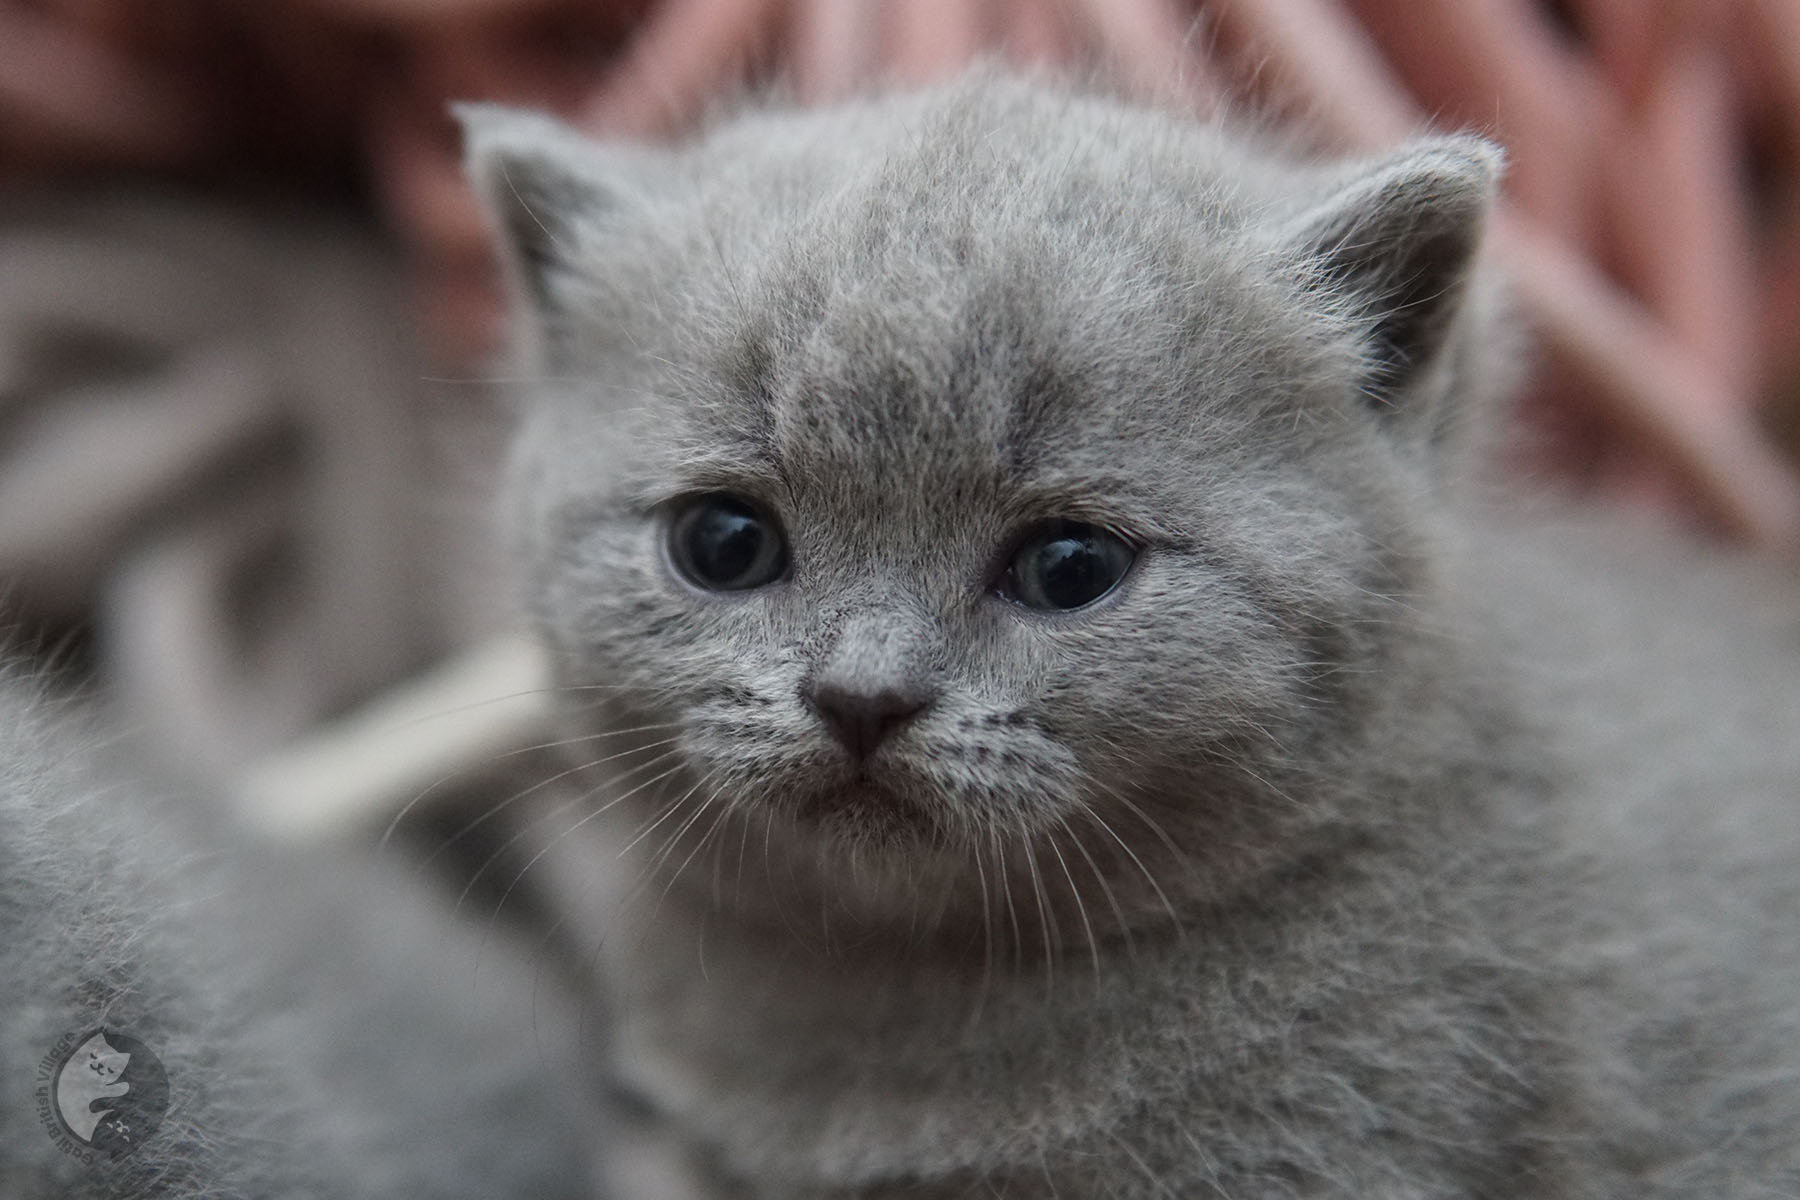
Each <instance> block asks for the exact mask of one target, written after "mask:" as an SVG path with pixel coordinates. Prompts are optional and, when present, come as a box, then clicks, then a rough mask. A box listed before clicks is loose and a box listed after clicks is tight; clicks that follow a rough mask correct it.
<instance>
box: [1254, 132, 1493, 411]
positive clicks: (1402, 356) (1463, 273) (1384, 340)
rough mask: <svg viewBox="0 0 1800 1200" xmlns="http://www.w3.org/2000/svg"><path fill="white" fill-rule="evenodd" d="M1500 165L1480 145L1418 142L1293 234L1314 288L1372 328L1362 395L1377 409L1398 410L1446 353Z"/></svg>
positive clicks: (1459, 140) (1488, 147)
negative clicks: (1413, 388) (1367, 371)
mask: <svg viewBox="0 0 1800 1200" xmlns="http://www.w3.org/2000/svg"><path fill="white" fill-rule="evenodd" d="M1501 166H1502V155H1501V152H1500V150H1499V148H1498V147H1496V146H1494V145H1492V144H1491V143H1489V142H1485V141H1483V140H1481V139H1480V138H1476V137H1450V138H1434V139H1431V140H1428V141H1422V142H1416V143H1414V144H1412V145H1411V146H1408V147H1407V148H1405V149H1404V150H1402V151H1401V152H1400V153H1399V154H1397V155H1396V156H1394V157H1392V158H1389V159H1386V160H1385V161H1382V162H1381V163H1379V164H1378V165H1376V166H1375V167H1373V168H1372V169H1370V170H1368V171H1365V172H1364V173H1363V174H1361V175H1359V176H1357V177H1356V178H1354V179H1353V180H1352V181H1351V182H1350V183H1349V184H1348V185H1347V186H1345V187H1343V188H1341V189H1340V190H1339V191H1338V192H1337V193H1336V194H1335V195H1333V196H1332V197H1331V198H1330V199H1328V200H1327V201H1325V202H1324V203H1323V204H1321V205H1319V206H1317V207H1315V208H1314V209H1312V210H1311V211H1309V212H1307V213H1304V214H1303V215H1302V216H1301V217H1300V218H1299V220H1298V221H1297V222H1296V223H1295V225H1293V226H1290V227H1289V232H1288V238H1287V241H1288V244H1289V246H1290V247H1292V248H1294V249H1297V250H1298V251H1299V253H1300V255H1301V256H1302V259H1303V261H1304V263H1305V266H1306V268H1307V270H1308V272H1309V274H1310V275H1311V279H1312V281H1313V285H1314V286H1316V287H1321V288H1324V289H1326V290H1328V291H1329V292H1330V293H1331V294H1332V295H1333V296H1334V297H1335V298H1336V299H1337V300H1339V301H1340V302H1344V303H1347V305H1348V307H1349V309H1350V315H1352V316H1353V318H1355V319H1358V320H1361V321H1364V322H1367V323H1368V325H1367V329H1368V333H1367V337H1368V349H1369V357H1370V363H1371V376H1370V378H1369V379H1368V381H1367V383H1366V384H1365V391H1366V392H1367V393H1368V394H1369V395H1370V396H1371V397H1372V398H1373V399H1375V400H1376V401H1377V402H1378V403H1380V404H1382V405H1383V406H1402V405H1400V401H1401V398H1402V397H1403V396H1404V395H1405V394H1406V393H1408V392H1409V390H1410V389H1411V388H1412V387H1413V385H1414V384H1415V383H1418V382H1419V381H1420V379H1421V377H1422V376H1423V375H1424V374H1425V373H1426V371H1427V369H1428V368H1430V367H1431V366H1432V365H1433V364H1434V363H1436V362H1437V360H1438V359H1439V357H1440V355H1441V354H1442V353H1443V351H1444V350H1445V344H1446V342H1447V341H1448V340H1449V338H1450V335H1451V332H1452V331H1453V330H1454V328H1455V325H1456V318H1457V316H1458V314H1459V313H1460V312H1461V311H1462V308H1463V301H1464V299H1465V297H1466V293H1467V291H1468V282H1469V278H1470V275H1471V274H1472V272H1473V268H1474V264H1475V255H1476V252H1477V251H1478V250H1479V249H1480V247H1481V236H1482V229H1483V226H1484V224H1485V219H1486V216H1487V213H1488V210H1489V209H1490V208H1491V207H1492V205H1493V201H1494V196H1495V193H1496V190H1497V188H1498V185H1499V179H1500V171H1501Z"/></svg>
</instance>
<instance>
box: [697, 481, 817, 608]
mask: <svg viewBox="0 0 1800 1200" xmlns="http://www.w3.org/2000/svg"><path fill="white" fill-rule="evenodd" d="M669 557H670V559H671V560H673V562H674V564H675V568H676V569H677V570H679V571H680V572H681V573H682V575H684V576H686V577H687V579H688V580H689V582H691V583H693V584H695V585H696V586H698V587H703V588H705V589H707V590H708V591H713V592H741V591H746V590H748V589H750V588H759V587H762V586H763V585H764V584H768V583H773V582H775V580H777V579H780V578H781V577H782V576H783V575H785V574H787V566H788V560H787V540H786V539H785V538H783V537H782V534H781V527H780V526H779V525H777V524H776V523H775V519H774V518H773V517H770V516H768V515H767V514H765V513H764V512H762V510H761V509H759V508H757V507H756V506H755V505H753V504H751V503H750V502H749V501H747V500H742V499H739V498H738V497H736V496H731V495H727V494H725V493H723V492H715V493H711V494H709V495H705V496H696V497H695V498H694V499H692V500H690V501H689V502H688V504H687V506H686V507H685V508H683V509H682V510H681V511H680V512H679V513H677V514H676V516H675V520H674V521H673V522H672V523H671V524H670V526H669Z"/></svg>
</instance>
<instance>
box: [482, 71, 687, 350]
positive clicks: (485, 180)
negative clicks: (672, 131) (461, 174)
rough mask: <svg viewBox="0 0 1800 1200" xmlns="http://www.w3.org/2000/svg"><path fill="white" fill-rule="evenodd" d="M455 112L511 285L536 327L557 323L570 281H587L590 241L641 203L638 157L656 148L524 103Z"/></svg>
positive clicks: (618, 224) (642, 172) (591, 251)
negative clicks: (599, 135) (601, 136)
mask: <svg viewBox="0 0 1800 1200" xmlns="http://www.w3.org/2000/svg"><path fill="white" fill-rule="evenodd" d="M451 111H452V112H453V113H454V114H455V115H456V118H457V120H459V121H460V122H461V123H462V127H463V142H464V163H463V167H464V170H465V171H466V172H467V174H468V176H469V181H470V183H471V184H472V185H473V186H474V189H475V193H476V195H477V197H478V198H479V199H480V200H481V202H482V204H483V206H484V207H485V208H486V209H487V213H488V219H489V221H490V222H491V224H492V226H493V229H494V232H495V235H496V237H497V239H498V241H499V248H500V252H501V257H502V259H503V262H504V266H505V268H506V271H507V273H508V275H509V276H510V277H511V282H512V284H513V287H514V289H515V290H516V292H517V293H518V295H519V296H520V297H521V298H522V299H523V301H524V302H525V305H526V307H527V309H528V310H529V311H530V313H531V316H532V317H533V318H534V320H535V322H536V324H537V325H538V326H539V327H540V329H541V328H542V327H543V326H545V325H550V326H554V324H555V323H556V321H557V319H558V318H559V317H560V316H562V315H563V309H564V307H565V298H566V296H567V295H568V292H569V288H570V285H571V284H573V283H575V282H577V281H578V280H581V279H583V278H584V277H585V278H586V279H588V280H589V281H591V280H592V276H593V255H594V252H595V243H596V241H597V240H598V239H599V238H600V237H602V236H605V235H608V234H611V233H613V232H616V231H617V230H618V229H619V228H620V227H621V226H623V225H624V224H625V223H626V222H628V221H629V220H630V218H631V217H632V215H633V214H635V213H636V212H638V211H640V210H642V209H644V208H645V207H647V205H646V201H645V199H644V197H643V196H642V194H641V192H640V190H639V187H638V186H637V185H638V183H639V181H641V180H642V178H643V176H644V175H645V174H646V173H647V170H646V168H647V164H646V163H644V162H641V161H639V159H641V158H647V157H649V156H650V155H651V154H652V153H653V152H651V151H648V150H637V149H634V148H630V147H620V146H611V145H607V144H603V143H600V142H596V141H594V140H593V139H591V138H589V137H586V136H584V135H583V134H581V133H579V132H577V131H576V130H574V129H571V128H570V127H569V126H567V125H565V124H563V123H562V122H561V121H558V120H555V119H554V118H551V117H548V116H544V115H542V114H540V113H535V112H528V111H525V110H523V109H514V108H507V107H505V106H503V105H498V104H455V105H452V106H451ZM584 265H586V266H587V268H588V269H587V270H586V271H585V272H584V271H583V267H584Z"/></svg>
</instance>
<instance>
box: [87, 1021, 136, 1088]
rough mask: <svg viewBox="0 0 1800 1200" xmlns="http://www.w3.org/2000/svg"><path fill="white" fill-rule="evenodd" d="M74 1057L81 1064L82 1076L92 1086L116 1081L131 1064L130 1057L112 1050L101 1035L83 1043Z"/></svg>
mask: <svg viewBox="0 0 1800 1200" xmlns="http://www.w3.org/2000/svg"><path fill="white" fill-rule="evenodd" d="M76 1057H77V1059H78V1061H79V1062H80V1063H81V1071H82V1074H83V1075H84V1076H85V1077H86V1078H87V1080H88V1081H89V1082H90V1083H92V1084H108V1083H112V1082H114V1081H116V1080H117V1079H118V1078H119V1076H121V1075H123V1074H124V1073H125V1068H126V1067H127V1066H129V1065H130V1064H131V1055H129V1054H121V1053H120V1052H119V1051H117V1050H114V1049H113V1048H112V1046H111V1044H109V1043H108V1042H107V1040H106V1035H105V1034H103V1033H96V1034H95V1035H94V1036H93V1037H91V1038H89V1039H88V1040H87V1041H85V1042H83V1043H82V1045H81V1049H80V1050H79V1051H77V1052H76Z"/></svg>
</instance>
